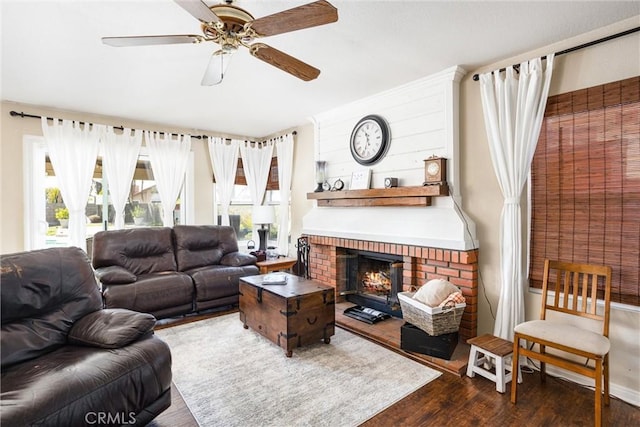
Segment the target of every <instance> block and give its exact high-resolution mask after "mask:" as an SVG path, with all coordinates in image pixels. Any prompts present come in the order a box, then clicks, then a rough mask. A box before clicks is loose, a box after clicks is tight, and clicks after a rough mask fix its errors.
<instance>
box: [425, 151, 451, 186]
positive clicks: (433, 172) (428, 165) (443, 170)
mask: <svg viewBox="0 0 640 427" xmlns="http://www.w3.org/2000/svg"><path fill="white" fill-rule="evenodd" d="M446 181H447V159H445V158H444V157H437V156H431V157H429V158H428V159H425V161H424V184H423V185H437V184H444V183H445V182H446Z"/></svg>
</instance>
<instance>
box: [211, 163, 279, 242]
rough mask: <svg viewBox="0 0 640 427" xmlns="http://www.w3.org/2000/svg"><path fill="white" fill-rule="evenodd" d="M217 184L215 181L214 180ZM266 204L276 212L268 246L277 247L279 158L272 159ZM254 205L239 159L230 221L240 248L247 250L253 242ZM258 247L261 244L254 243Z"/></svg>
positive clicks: (220, 221) (230, 209)
mask: <svg viewBox="0 0 640 427" xmlns="http://www.w3.org/2000/svg"><path fill="white" fill-rule="evenodd" d="M214 182H215V180H214ZM264 203H265V204H267V205H272V206H273V208H274V210H275V215H276V219H275V222H274V223H273V224H271V225H269V226H268V227H269V233H268V243H267V246H268V247H269V246H272V247H275V246H276V245H277V239H278V229H279V223H280V191H279V186H278V158H277V157H275V156H274V157H273V158H272V159H271V168H270V171H269V177H268V178H267V191H266V195H265V202H264ZM252 207H253V203H252V202H251V197H250V196H249V188H248V187H247V180H246V178H245V175H244V169H243V165H242V159H241V158H238V167H237V169H236V179H235V185H234V186H233V196H232V197H231V205H230V206H229V220H230V224H231V226H232V227H233V228H234V229H235V231H236V235H237V236H238V246H239V248H240V249H241V250H242V249H245V248H246V247H247V243H248V242H249V241H250V240H252V237H251V230H252V227H253V221H252V219H251V212H252ZM216 211H217V212H220V204H219V203H217V202H216ZM217 223H218V224H221V223H222V218H221V216H220V215H218V220H217ZM254 243H255V246H256V247H258V243H259V242H257V241H256V242H254Z"/></svg>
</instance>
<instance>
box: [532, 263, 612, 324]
mask: <svg viewBox="0 0 640 427" xmlns="http://www.w3.org/2000/svg"><path fill="white" fill-rule="evenodd" d="M598 282H601V283H602V288H603V289H604V295H603V297H604V298H603V301H604V310H603V314H601V315H599V314H598V312H597V305H598V304H597V301H598ZM610 289H611V267H608V266H597V265H589V264H575V263H568V262H560V261H551V260H545V264H544V276H543V279H542V293H543V295H542V307H541V313H540V319H546V317H547V315H546V312H547V311H548V310H551V311H558V312H561V313H566V314H571V315H576V316H581V317H587V318H590V319H594V320H598V321H602V322H603V335H605V336H608V335H609V306H610V303H611V301H610V300H611V295H610V293H611V292H610ZM549 292H553V293H554V295H553V299H550V298H549Z"/></svg>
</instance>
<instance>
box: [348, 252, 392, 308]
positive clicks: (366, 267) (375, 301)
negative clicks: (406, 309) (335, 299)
mask: <svg viewBox="0 0 640 427" xmlns="http://www.w3.org/2000/svg"><path fill="white" fill-rule="evenodd" d="M344 259H345V262H344V270H345V271H344V282H345V285H344V288H343V291H342V292H341V293H342V294H343V295H345V296H346V299H347V301H349V302H352V303H354V304H357V305H360V306H363V307H369V308H372V309H374V310H378V311H380V312H383V313H387V314H390V315H392V316H395V317H400V318H401V317H402V311H401V309H400V304H399V302H398V292H402V273H403V267H404V264H403V260H402V257H401V256H397V255H391V254H383V253H378V252H369V251H361V250H354V249H345V255H344Z"/></svg>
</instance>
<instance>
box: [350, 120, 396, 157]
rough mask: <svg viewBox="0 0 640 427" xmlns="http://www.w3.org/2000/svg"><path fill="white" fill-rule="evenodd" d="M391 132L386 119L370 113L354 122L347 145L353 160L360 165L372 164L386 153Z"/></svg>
mask: <svg viewBox="0 0 640 427" xmlns="http://www.w3.org/2000/svg"><path fill="white" fill-rule="evenodd" d="M390 144H391V132H390V130H389V125H388V124H387V121H386V120H385V119H384V118H382V117H381V116H378V115H375V114H371V115H368V116H365V117H363V118H362V119H360V121H358V123H356V125H355V127H354V128H353V132H351V139H350V141H349V146H350V148H351V155H352V156H353V158H354V160H355V161H356V162H358V163H360V164H361V165H372V164H374V163H377V162H379V161H380V160H382V158H383V157H384V156H385V155H386V154H387V151H388V150H389V145H390Z"/></svg>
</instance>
